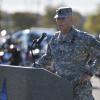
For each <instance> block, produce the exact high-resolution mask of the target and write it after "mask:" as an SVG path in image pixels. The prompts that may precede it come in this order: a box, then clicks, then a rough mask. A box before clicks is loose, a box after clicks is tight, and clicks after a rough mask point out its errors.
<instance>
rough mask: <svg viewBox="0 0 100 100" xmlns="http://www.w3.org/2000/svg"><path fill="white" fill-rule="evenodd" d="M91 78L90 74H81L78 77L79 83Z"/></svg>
mask: <svg viewBox="0 0 100 100" xmlns="http://www.w3.org/2000/svg"><path fill="white" fill-rule="evenodd" d="M90 79H91V76H90V75H87V74H85V75H83V76H82V77H81V78H80V81H79V84H84V82H86V81H88V80H90Z"/></svg>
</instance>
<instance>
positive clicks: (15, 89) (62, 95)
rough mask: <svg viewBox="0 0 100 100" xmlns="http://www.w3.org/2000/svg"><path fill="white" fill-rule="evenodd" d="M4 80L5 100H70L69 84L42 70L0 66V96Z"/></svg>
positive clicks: (70, 88) (70, 90) (70, 89)
mask: <svg viewBox="0 0 100 100" xmlns="http://www.w3.org/2000/svg"><path fill="white" fill-rule="evenodd" d="M4 80H6V90H7V91H6V92H7V100H72V92H73V91H72V86H71V84H70V83H69V82H68V81H67V80H65V79H63V78H61V77H60V76H57V75H55V74H53V73H51V72H49V71H47V70H45V69H42V68H40V69H36V68H32V67H21V66H11V65H0V94H1V89H2V87H3V81H4Z"/></svg>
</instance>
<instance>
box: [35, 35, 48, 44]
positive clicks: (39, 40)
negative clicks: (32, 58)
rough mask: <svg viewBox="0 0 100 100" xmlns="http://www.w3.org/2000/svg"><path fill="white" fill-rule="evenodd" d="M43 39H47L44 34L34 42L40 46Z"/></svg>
mask: <svg viewBox="0 0 100 100" xmlns="http://www.w3.org/2000/svg"><path fill="white" fill-rule="evenodd" d="M45 37H47V34H46V33H42V36H41V37H40V38H39V39H37V41H36V42H37V44H40V43H41V42H42V41H43V39H44V38H45Z"/></svg>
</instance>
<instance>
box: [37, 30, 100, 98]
mask: <svg viewBox="0 0 100 100" xmlns="http://www.w3.org/2000/svg"><path fill="white" fill-rule="evenodd" d="M50 65H51V66H50ZM48 66H50V67H51V68H52V69H54V70H56V72H57V74H58V75H60V76H62V77H64V78H66V79H67V80H68V81H70V82H71V83H72V85H73V91H74V93H73V98H74V100H94V99H93V97H92V86H91V83H90V81H87V82H85V83H84V84H83V85H80V84H78V83H79V80H80V78H81V76H82V75H84V74H89V75H91V76H92V75H93V74H94V73H95V72H96V70H97V68H98V67H99V66H100V43H99V42H98V41H97V40H96V39H95V38H94V37H93V36H91V35H89V34H87V33H85V32H82V31H79V30H77V29H75V28H71V30H70V31H69V33H68V34H67V36H65V37H64V36H63V35H62V34H61V33H60V32H57V33H56V34H55V35H54V36H53V37H52V40H51V41H50V43H49V44H48V48H47V52H46V53H45V55H43V56H42V57H41V58H40V59H39V61H38V65H37V67H45V68H47V67H48Z"/></svg>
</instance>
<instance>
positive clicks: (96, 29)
mask: <svg viewBox="0 0 100 100" xmlns="http://www.w3.org/2000/svg"><path fill="white" fill-rule="evenodd" d="M84 29H85V30H86V31H88V32H91V33H100V7H98V9H97V13H96V14H92V15H90V16H88V18H87V20H86V22H85V24H84Z"/></svg>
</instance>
